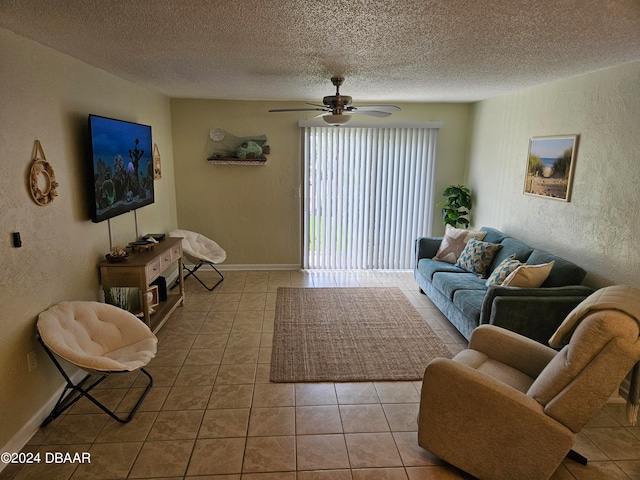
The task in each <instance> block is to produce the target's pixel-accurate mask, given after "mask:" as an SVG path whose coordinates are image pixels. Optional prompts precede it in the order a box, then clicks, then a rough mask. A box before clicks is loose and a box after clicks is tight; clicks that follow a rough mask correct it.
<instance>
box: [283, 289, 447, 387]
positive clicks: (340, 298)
mask: <svg viewBox="0 0 640 480" xmlns="http://www.w3.org/2000/svg"><path fill="white" fill-rule="evenodd" d="M436 357H446V358H451V353H450V352H449V349H448V348H447V346H446V345H445V344H444V343H442V341H441V340H440V339H439V338H438V337H437V335H436V334H435V333H434V332H433V330H431V328H430V327H429V326H428V325H427V323H426V322H425V321H424V320H423V319H422V318H421V317H420V314H419V313H418V311H417V310H416V309H415V308H414V307H413V305H411V303H410V302H409V300H408V299H407V298H406V297H405V295H404V294H403V293H402V292H401V291H400V289H398V288H395V287H393V288H378V287H375V288H288V287H281V288H278V294H277V297H276V314H275V324H274V335H273V350H272V356H271V381H272V382H354V381H383V380H421V379H422V375H423V374H424V369H425V367H426V366H427V364H428V363H429V362H430V361H431V360H432V359H434V358H436Z"/></svg>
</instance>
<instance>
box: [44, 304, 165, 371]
mask: <svg viewBox="0 0 640 480" xmlns="http://www.w3.org/2000/svg"><path fill="white" fill-rule="evenodd" d="M37 329H38V333H39V334H40V338H41V339H42V341H43V342H44V344H45V345H46V346H47V347H48V348H49V349H50V350H51V351H52V352H54V353H55V354H56V355H58V356H59V357H61V358H63V359H64V360H66V361H68V362H70V363H72V364H74V365H77V366H78V367H80V368H83V369H85V370H97V371H133V370H136V369H138V368H141V367H144V366H145V365H147V364H148V363H149V362H150V361H151V359H152V358H153V357H155V356H156V351H157V346H158V339H157V338H156V336H155V335H154V334H153V332H151V330H150V329H149V327H148V326H147V325H146V324H145V323H144V322H143V321H142V320H140V319H138V318H137V317H136V316H135V315H133V314H131V313H129V312H127V311H126V310H122V309H121V308H118V307H116V306H114V305H109V304H106V303H100V302H81V301H78V302H62V303H59V304H58V305H54V306H53V307H51V308H49V309H48V310H46V311H44V312H42V313H41V314H40V315H39V316H38V322H37Z"/></svg>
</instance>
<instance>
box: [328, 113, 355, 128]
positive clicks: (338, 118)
mask: <svg viewBox="0 0 640 480" xmlns="http://www.w3.org/2000/svg"><path fill="white" fill-rule="evenodd" d="M322 119H323V120H324V121H325V122H327V123H328V124H329V125H334V126H336V127H337V126H339V125H344V124H345V123H347V122H348V121H349V120H351V115H324V116H323V117H322Z"/></svg>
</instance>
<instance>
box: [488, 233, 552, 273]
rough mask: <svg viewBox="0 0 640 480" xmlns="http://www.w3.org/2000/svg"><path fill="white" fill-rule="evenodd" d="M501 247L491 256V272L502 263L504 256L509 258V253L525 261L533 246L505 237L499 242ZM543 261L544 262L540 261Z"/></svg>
mask: <svg viewBox="0 0 640 480" xmlns="http://www.w3.org/2000/svg"><path fill="white" fill-rule="evenodd" d="M500 245H502V248H501V249H500V251H499V252H498V253H496V255H495V256H494V257H493V262H491V265H490V266H489V271H490V272H492V271H493V270H495V269H496V267H497V266H498V265H500V264H501V263H502V261H503V260H504V259H505V258H509V257H510V256H511V255H513V256H514V258H515V259H516V260H520V261H521V262H522V263H524V262H526V261H527V259H528V258H529V256H530V255H531V252H533V247H530V246H529V245H527V244H524V243H522V242H519V241H518V240H516V239H515V238H511V237H506V238H505V239H503V240H502V242H500ZM541 263H544V262H541Z"/></svg>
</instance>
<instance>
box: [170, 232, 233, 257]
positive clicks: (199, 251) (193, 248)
mask: <svg viewBox="0 0 640 480" xmlns="http://www.w3.org/2000/svg"><path fill="white" fill-rule="evenodd" d="M169 236H170V237H182V251H183V252H184V253H185V254H187V255H188V256H189V257H192V258H194V259H196V260H197V261H200V260H204V261H205V262H210V263H215V264H218V263H222V262H224V261H225V260H226V258H227V252H225V251H224V250H223V249H222V247H220V245H218V244H217V243H216V242H214V241H213V240H211V239H210V238H207V237H205V236H204V235H202V234H200V233H196V232H191V231H189V230H174V231H173V232H170V233H169Z"/></svg>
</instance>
